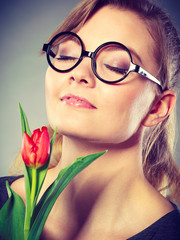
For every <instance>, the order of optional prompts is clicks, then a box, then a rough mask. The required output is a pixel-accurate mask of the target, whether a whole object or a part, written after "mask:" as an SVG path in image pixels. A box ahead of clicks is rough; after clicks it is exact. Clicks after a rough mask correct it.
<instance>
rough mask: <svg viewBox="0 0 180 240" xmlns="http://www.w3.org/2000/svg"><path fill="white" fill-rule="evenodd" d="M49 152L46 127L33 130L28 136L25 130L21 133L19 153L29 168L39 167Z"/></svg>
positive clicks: (44, 161)
mask: <svg viewBox="0 0 180 240" xmlns="http://www.w3.org/2000/svg"><path fill="white" fill-rule="evenodd" d="M49 154H50V140H49V134H48V132H47V127H42V131H40V129H36V130H34V131H33V133H32V136H31V137H30V136H29V135H28V134H27V133H26V132H24V134H23V140H22V147H21V155H22V158H23V161H24V163H25V164H26V165H27V166H29V167H31V168H39V167H41V166H42V165H44V164H45V163H46V162H47V160H48V158H49Z"/></svg>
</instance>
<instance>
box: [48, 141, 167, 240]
mask: <svg viewBox="0 0 180 240" xmlns="http://www.w3.org/2000/svg"><path fill="white" fill-rule="evenodd" d="M127 146H128V147H127ZM106 149H107V150H108V152H107V153H106V154H104V155H103V156H101V157H100V158H98V159H96V160H95V161H94V162H93V163H92V164H91V165H90V166H88V167H87V168H85V169H84V170H83V171H82V172H80V173H79V174H78V175H77V176H76V177H75V178H74V179H73V180H72V181H71V183H70V184H69V185H68V186H67V187H66V189H65V190H64V191H63V193H62V194H61V195H60V197H59V198H58V199H57V201H56V203H55V206H54V208H53V210H52V214H50V217H49V220H48V221H47V224H46V226H45V229H46V230H45V232H48V231H49V232H52V229H51V227H52V228H53V229H54V225H57V227H56V229H59V230H58V233H57V234H60V233H61V230H62V229H61V228H62V227H63V229H66V228H67V229H68V231H67V232H69V231H70V229H71V231H70V232H69V235H68V236H69V238H67V239H74V235H75V234H77V233H79V232H82V236H83V237H82V239H84V236H86V234H87V232H88V231H91V230H92V229H91V228H90V229H89V226H91V223H93V225H92V227H93V229H95V231H96V227H97V226H100V225H101V226H102V229H106V228H107V226H113V225H112V224H114V223H115V222H118V223H119V226H122V228H121V229H118V231H119V232H121V233H122V231H125V230H123V229H126V228H127V226H129V221H130V220H131V216H132V212H133V214H134V215H135V216H144V214H145V212H142V213H141V214H139V210H140V209H145V210H146V211H147V210H148V209H149V206H151V205H153V208H154V207H155V205H157V204H156V202H154V201H152V195H153V196H155V199H159V195H157V194H156V192H154V190H153V189H152V187H151V186H150V185H149V183H147V181H146V180H145V178H144V175H143V170H142V157H141V152H142V149H141V142H140V141H134V144H132V142H131V144H130V143H129V145H126V144H121V145H113V146H112V145H111V146H110V145H108V144H103V145H102V144H97V143H92V142H88V143H87V142H86V141H80V140H78V139H72V138H68V137H64V139H63V145H62V153H63V154H62V157H61V160H60V162H59V164H58V165H57V167H56V168H54V169H52V170H50V171H49V172H48V177H47V179H49V180H48V181H49V182H46V184H45V185H46V187H48V185H49V184H50V183H51V182H52V181H54V180H55V178H56V176H57V174H58V173H59V171H60V170H61V169H63V168H64V167H66V166H67V165H69V164H70V163H72V162H73V161H74V160H75V159H76V158H78V157H82V156H86V155H89V154H93V153H96V152H100V151H104V150H106ZM139 196H141V197H140V198H139ZM158 201H159V200H158ZM158 203H159V202H158ZM142 206H144V208H142ZM156 209H159V204H158V207H157V208H156ZM150 210H152V209H150ZM161 210H162V209H161ZM158 211H159V210H158ZM117 212H118V215H117ZM162 212H163V213H164V210H163V211H162ZM162 212H160V215H158V214H157V216H158V217H159V216H161V214H162ZM109 213H111V215H109ZM150 215H151V213H150ZM99 216H102V219H101V222H102V224H100V225H99V222H96V221H99V220H98V219H99ZM147 216H149V215H148V214H147ZM157 216H155V218H154V216H153V218H152V219H150V220H148V219H147V225H148V224H150V223H151V221H152V222H153V221H154V220H155V219H156V217H157ZM117 217H118V218H117ZM124 219H126V220H127V221H124ZM138 221H139V222H141V223H143V220H142V219H139V220H138ZM103 224H104V225H103ZM48 226H49V227H48ZM133 226H136V224H135V223H132V235H133V234H134V233H136V231H138V230H137V229H134V228H133ZM145 226H146V225H145ZM136 227H137V226H136ZM87 228H88V230H87ZM140 230H142V229H141V228H140V229H139V231H140ZM93 231H94V230H93ZM128 231H129V230H128ZM63 232H64V230H63ZM65 232H66V231H65ZM100 232H102V231H100ZM124 234H125V236H126V238H127V236H131V235H129V232H128V233H127V235H126V232H125V233H124ZM130 234H131V233H130ZM126 238H123V239H126ZM45 239H46V238H45ZM47 239H48V238H47ZM55 239H56V238H55ZM62 239H66V238H63V236H62ZM80 239H81V238H80ZM91 239H92V238H91Z"/></svg>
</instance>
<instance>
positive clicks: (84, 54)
mask: <svg viewBox="0 0 180 240" xmlns="http://www.w3.org/2000/svg"><path fill="white" fill-rule="evenodd" d="M81 56H82V57H90V58H91V59H93V58H94V52H88V51H85V50H83V51H82V55H81Z"/></svg>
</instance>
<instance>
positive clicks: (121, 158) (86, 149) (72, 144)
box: [54, 137, 143, 191]
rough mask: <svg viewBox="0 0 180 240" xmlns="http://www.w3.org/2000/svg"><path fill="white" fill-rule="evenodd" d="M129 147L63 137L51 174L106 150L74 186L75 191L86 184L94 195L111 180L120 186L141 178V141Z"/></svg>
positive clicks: (83, 172)
mask: <svg viewBox="0 0 180 240" xmlns="http://www.w3.org/2000/svg"><path fill="white" fill-rule="evenodd" d="M128 144H129V147H127V144H125V143H124V144H116V145H109V144H98V143H93V142H87V141H82V140H79V139H73V138H69V137H64V138H63V145H62V156H61V161H60V162H59V164H58V165H57V167H56V168H55V169H54V171H56V173H58V172H59V171H60V170H61V169H63V168H65V167H66V166H67V165H69V164H71V163H72V162H73V161H74V160H75V159H77V158H78V157H82V156H86V155H89V154H93V153H97V152H101V151H104V150H108V152H107V153H105V154H104V155H103V156H101V157H100V158H98V159H96V160H95V161H94V162H93V163H92V164H91V165H90V166H88V167H87V168H86V169H84V170H83V171H82V172H81V173H79V174H78V175H77V176H76V178H75V179H74V180H73V183H74V185H75V186H76V188H78V189H79V188H81V187H82V186H83V185H84V186H85V185H86V184H87V183H88V185H90V184H92V185H93V186H95V188H96V191H101V190H102V189H103V188H104V186H107V183H109V182H110V181H111V180H112V179H113V178H114V177H116V176H120V177H121V178H122V179H121V183H122V185H123V184H125V183H126V182H127V181H131V179H134V178H136V177H139V176H141V177H142V176H143V173H142V172H143V171H142V157H141V151H142V150H141V144H140V141H136V142H134V143H133V144H132V142H131V143H128ZM54 175H56V174H54ZM93 183H96V184H95V185H94V184H93Z"/></svg>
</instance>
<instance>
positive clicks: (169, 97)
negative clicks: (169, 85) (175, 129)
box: [142, 90, 176, 127]
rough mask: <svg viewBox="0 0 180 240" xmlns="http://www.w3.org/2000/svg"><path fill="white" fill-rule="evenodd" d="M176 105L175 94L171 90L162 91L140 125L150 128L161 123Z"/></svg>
mask: <svg viewBox="0 0 180 240" xmlns="http://www.w3.org/2000/svg"><path fill="white" fill-rule="evenodd" d="M175 103H176V94H175V92H174V91H172V90H167V91H164V92H163V94H162V95H161V97H160V98H159V99H158V101H157V102H155V103H154V105H153V106H152V108H151V110H150V111H149V113H148V114H147V116H146V118H145V119H144V120H143V122H142V125H143V126H145V127H152V126H155V125H157V124H158V123H160V122H162V121H163V120H164V119H165V118H166V117H167V116H168V115H169V114H170V113H171V112H172V110H173V108H174V106H175Z"/></svg>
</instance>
